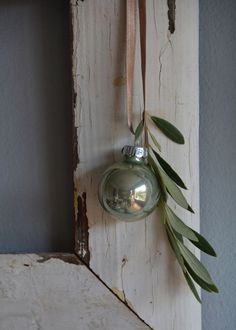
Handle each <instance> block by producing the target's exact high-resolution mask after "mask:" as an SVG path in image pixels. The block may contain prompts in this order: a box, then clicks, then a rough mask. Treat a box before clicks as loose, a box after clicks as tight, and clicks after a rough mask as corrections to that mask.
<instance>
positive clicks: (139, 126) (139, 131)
mask: <svg viewBox="0 0 236 330" xmlns="http://www.w3.org/2000/svg"><path fill="white" fill-rule="evenodd" d="M143 127H144V121H143V119H142V120H141V121H140V123H139V124H138V126H137V128H136V130H135V132H134V136H135V140H137V139H138V138H139V136H140V135H141V133H142V131H143Z"/></svg>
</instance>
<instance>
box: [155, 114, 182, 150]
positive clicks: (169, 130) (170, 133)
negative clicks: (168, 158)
mask: <svg viewBox="0 0 236 330" xmlns="http://www.w3.org/2000/svg"><path fill="white" fill-rule="evenodd" d="M151 119H152V121H153V122H154V124H155V125H156V126H157V127H158V128H159V129H160V130H161V131H162V133H164V134H165V135H166V136H167V137H168V138H169V139H171V140H172V141H174V142H176V143H179V144H184V137H183V135H182V134H181V133H180V131H179V130H178V129H177V128H176V127H175V126H174V125H172V124H171V123H169V122H168V121H167V120H165V119H162V118H159V117H155V116H151Z"/></svg>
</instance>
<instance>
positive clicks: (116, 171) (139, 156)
mask: <svg viewBox="0 0 236 330" xmlns="http://www.w3.org/2000/svg"><path fill="white" fill-rule="evenodd" d="M123 154H124V160H123V161H122V162H119V163H116V164H114V165H112V166H111V167H109V168H108V169H107V170H106V171H105V172H104V173H103V176H102V179H101V182H100V184H99V194H98V196H99V201H100V203H101V205H102V207H103V208H104V209H105V210H106V211H107V212H109V213H110V214H111V215H112V216H113V217H114V218H116V219H119V220H123V221H127V222H130V221H135V220H139V219H143V218H145V217H146V216H148V215H149V214H150V213H151V212H152V211H153V210H154V208H155V207H156V206H157V203H158V200H159V198H160V187H159V185H158V182H157V180H156V178H155V176H154V174H153V173H152V171H151V170H150V169H149V167H148V166H147V165H146V160H145V158H146V154H147V152H146V149H144V148H138V147H133V146H126V147H124V148H123Z"/></svg>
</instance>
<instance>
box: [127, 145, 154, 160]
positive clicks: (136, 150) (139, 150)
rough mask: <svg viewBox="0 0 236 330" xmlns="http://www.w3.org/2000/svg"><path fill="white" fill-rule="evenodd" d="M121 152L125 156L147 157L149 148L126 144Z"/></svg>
mask: <svg viewBox="0 0 236 330" xmlns="http://www.w3.org/2000/svg"><path fill="white" fill-rule="evenodd" d="M121 152H122V154H123V155H124V156H128V157H137V158H147V156H148V150H147V148H143V147H136V146H124V148H123V149H122V151H121Z"/></svg>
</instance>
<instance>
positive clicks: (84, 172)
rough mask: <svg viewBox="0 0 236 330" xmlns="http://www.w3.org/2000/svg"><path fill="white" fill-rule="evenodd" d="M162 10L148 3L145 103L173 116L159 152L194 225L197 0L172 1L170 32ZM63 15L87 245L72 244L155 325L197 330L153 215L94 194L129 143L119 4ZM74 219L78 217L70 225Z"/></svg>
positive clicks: (85, 6) (193, 308) (197, 317)
mask: <svg viewBox="0 0 236 330" xmlns="http://www.w3.org/2000/svg"><path fill="white" fill-rule="evenodd" d="M167 11H168V7H167V2H166V1H163V0H153V1H151V0H150V1H147V16H148V18H147V22H148V26H147V47H148V50H147V110H149V111H150V112H151V113H153V114H156V115H159V116H162V117H164V118H166V119H168V120H170V121H172V122H173V123H175V125H176V126H177V127H178V128H179V129H180V130H181V131H182V132H183V133H184V136H185V138H186V144H185V145H184V146H178V145H176V144H174V143H172V142H170V141H168V140H167V139H166V138H165V137H164V136H163V135H161V134H159V135H158V139H159V141H160V142H161V144H162V147H163V155H164V157H165V158H166V159H167V160H168V161H169V162H170V163H171V164H173V165H174V166H175V169H176V170H177V172H179V174H180V175H181V176H182V177H183V179H184V181H185V182H186V184H187V186H188V187H189V190H188V191H187V192H186V196H187V197H188V199H189V201H190V204H191V205H192V206H193V208H194V210H195V211H196V213H195V215H191V214H187V212H185V211H182V210H180V209H179V208H177V212H178V214H179V215H180V216H182V218H183V219H184V220H185V221H186V223H188V224H189V225H191V226H192V227H193V228H195V229H197V230H198V229H199V184H198V115H199V112H198V91H199V89H198V1H197V0H190V1H189V0H177V1H176V26H175V28H176V30H175V32H174V34H173V35H171V36H170V34H169V32H168V17H167ZM72 18H73V33H74V41H73V74H74V89H75V92H76V94H77V103H76V104H75V126H76V127H77V135H78V155H79V164H78V166H77V168H76V170H75V188H76V196H75V197H76V200H77V197H78V196H79V197H80V198H81V197H82V196H86V205H85V204H83V210H82V211H81V210H80V205H79V211H78V203H75V205H76V214H78V215H79V214H82V215H83V214H84V213H86V217H85V218H86V221H88V226H89V236H87V237H89V242H88V245H87V247H86V244H84V242H83V241H82V242H81V241H80V240H79V241H78V242H77V244H78V245H77V250H78V252H79V254H80V256H81V257H82V258H84V260H85V261H86V262H87V263H88V262H89V264H90V267H91V268H92V269H93V271H94V272H95V273H96V274H98V276H99V277H100V278H101V279H102V280H103V281H104V282H105V283H106V284H107V285H108V286H109V287H110V288H111V289H112V290H113V291H114V292H115V293H116V294H117V295H119V297H121V298H122V299H123V300H124V301H126V303H127V304H128V305H129V306H130V307H131V308H133V310H134V311H135V312H136V313H138V315H139V316H140V317H141V318H142V319H144V320H145V321H146V322H147V323H148V324H149V325H151V326H152V327H153V328H154V329H158V330H169V329H175V330H183V329H184V330H185V329H186V330H199V329H201V309H200V306H199V305H198V303H197V302H196V301H195V300H194V298H193V297H192V294H191V292H190V291H189V289H188V288H187V287H186V284H185V282H184V279H183V276H182V274H181V272H180V269H179V266H178V265H177V262H176V260H175V258H174V257H173V255H172V252H171V251H170V248H169V246H168V243H167V241H166V236H165V233H164V232H163V228H162V225H161V222H160V219H159V215H158V213H155V214H153V215H151V216H150V217H149V218H148V219H145V220H143V221H139V222H136V223H130V224H125V223H122V222H117V221H115V220H113V219H112V218H110V217H109V216H108V215H107V214H105V213H104V211H103V210H102V209H101V207H100V205H99V203H98V201H97V185H98V181H99V177H100V175H101V173H102V171H103V170H104V169H105V168H106V167H107V166H108V165H110V164H112V163H113V162H115V161H117V160H119V159H120V149H121V148H122V147H123V146H124V145H125V144H127V143H130V142H131V143H132V137H131V136H130V134H129V131H128V128H127V124H126V115H125V102H124V101H125V98H124V97H125V85H124V81H125V67H124V58H125V1H123V0H110V1H106V0H99V1H96V0H86V1H85V2H80V1H79V2H76V1H72ZM138 47H139V43H137V49H138ZM135 67H136V70H135V92H134V107H135V122H136V123H137V122H138V119H139V118H140V110H141V109H142V98H141V95H142V94H141V79H140V56H139V55H138V53H137V56H136V62H135ZM83 193H84V195H83ZM85 193H86V195H85ZM81 221H82V222H81ZM83 226H84V225H83V216H82V217H81V216H80V217H78V218H77V228H80V229H81V227H83ZM85 228H87V227H86V226H85ZM85 236H86V235H85ZM192 249H193V251H194V252H195V250H194V248H192ZM88 252H89V253H90V259H89V260H88V258H87V259H86V256H88Z"/></svg>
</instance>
